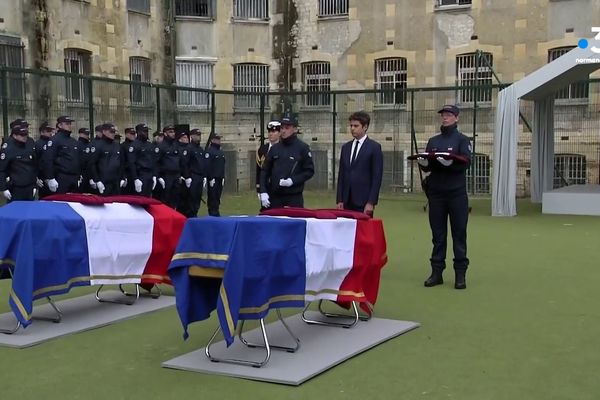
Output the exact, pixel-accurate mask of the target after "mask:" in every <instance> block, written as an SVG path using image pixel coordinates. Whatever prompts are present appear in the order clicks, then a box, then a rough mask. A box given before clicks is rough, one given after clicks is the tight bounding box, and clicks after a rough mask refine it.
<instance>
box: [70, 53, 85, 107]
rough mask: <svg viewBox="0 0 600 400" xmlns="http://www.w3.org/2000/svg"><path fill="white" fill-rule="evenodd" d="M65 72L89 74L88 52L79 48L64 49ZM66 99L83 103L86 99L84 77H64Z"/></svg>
mask: <svg viewBox="0 0 600 400" xmlns="http://www.w3.org/2000/svg"><path fill="white" fill-rule="evenodd" d="M65 72H67V73H71V74H79V75H89V74H90V53H89V52H87V51H85V50H79V49H65ZM65 90H66V96H65V98H66V100H67V101H68V102H73V103H83V102H85V101H86V100H87V96H86V85H85V79H83V78H78V77H65Z"/></svg>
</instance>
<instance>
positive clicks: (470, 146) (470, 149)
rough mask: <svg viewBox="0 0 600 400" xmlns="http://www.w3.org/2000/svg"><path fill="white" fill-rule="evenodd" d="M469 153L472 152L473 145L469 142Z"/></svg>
mask: <svg viewBox="0 0 600 400" xmlns="http://www.w3.org/2000/svg"><path fill="white" fill-rule="evenodd" d="M469 151H470V152H471V153H472V152H473V143H471V141H470V140H469Z"/></svg>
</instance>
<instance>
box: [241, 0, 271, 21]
mask: <svg viewBox="0 0 600 400" xmlns="http://www.w3.org/2000/svg"><path fill="white" fill-rule="evenodd" d="M268 4H269V2H268V0H233V17H234V18H236V19H255V20H267V19H269V8H268V7H269V5H268Z"/></svg>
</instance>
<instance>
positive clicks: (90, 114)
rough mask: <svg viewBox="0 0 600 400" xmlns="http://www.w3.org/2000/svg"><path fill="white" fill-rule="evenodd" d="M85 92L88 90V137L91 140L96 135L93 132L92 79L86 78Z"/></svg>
mask: <svg viewBox="0 0 600 400" xmlns="http://www.w3.org/2000/svg"><path fill="white" fill-rule="evenodd" d="M85 79H86V83H87V90H88V119H89V121H90V137H91V138H92V139H93V138H94V135H95V134H96V132H95V130H94V92H93V87H94V80H93V78H90V77H86V78H85Z"/></svg>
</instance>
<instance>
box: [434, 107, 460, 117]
mask: <svg viewBox="0 0 600 400" xmlns="http://www.w3.org/2000/svg"><path fill="white" fill-rule="evenodd" d="M443 112H449V113H451V114H453V115H454V116H455V117H458V114H460V110H459V109H458V107H457V106H455V105H454V104H446V105H445V106H444V107H442V108H441V109H440V110H439V111H438V114H441V113H443Z"/></svg>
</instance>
